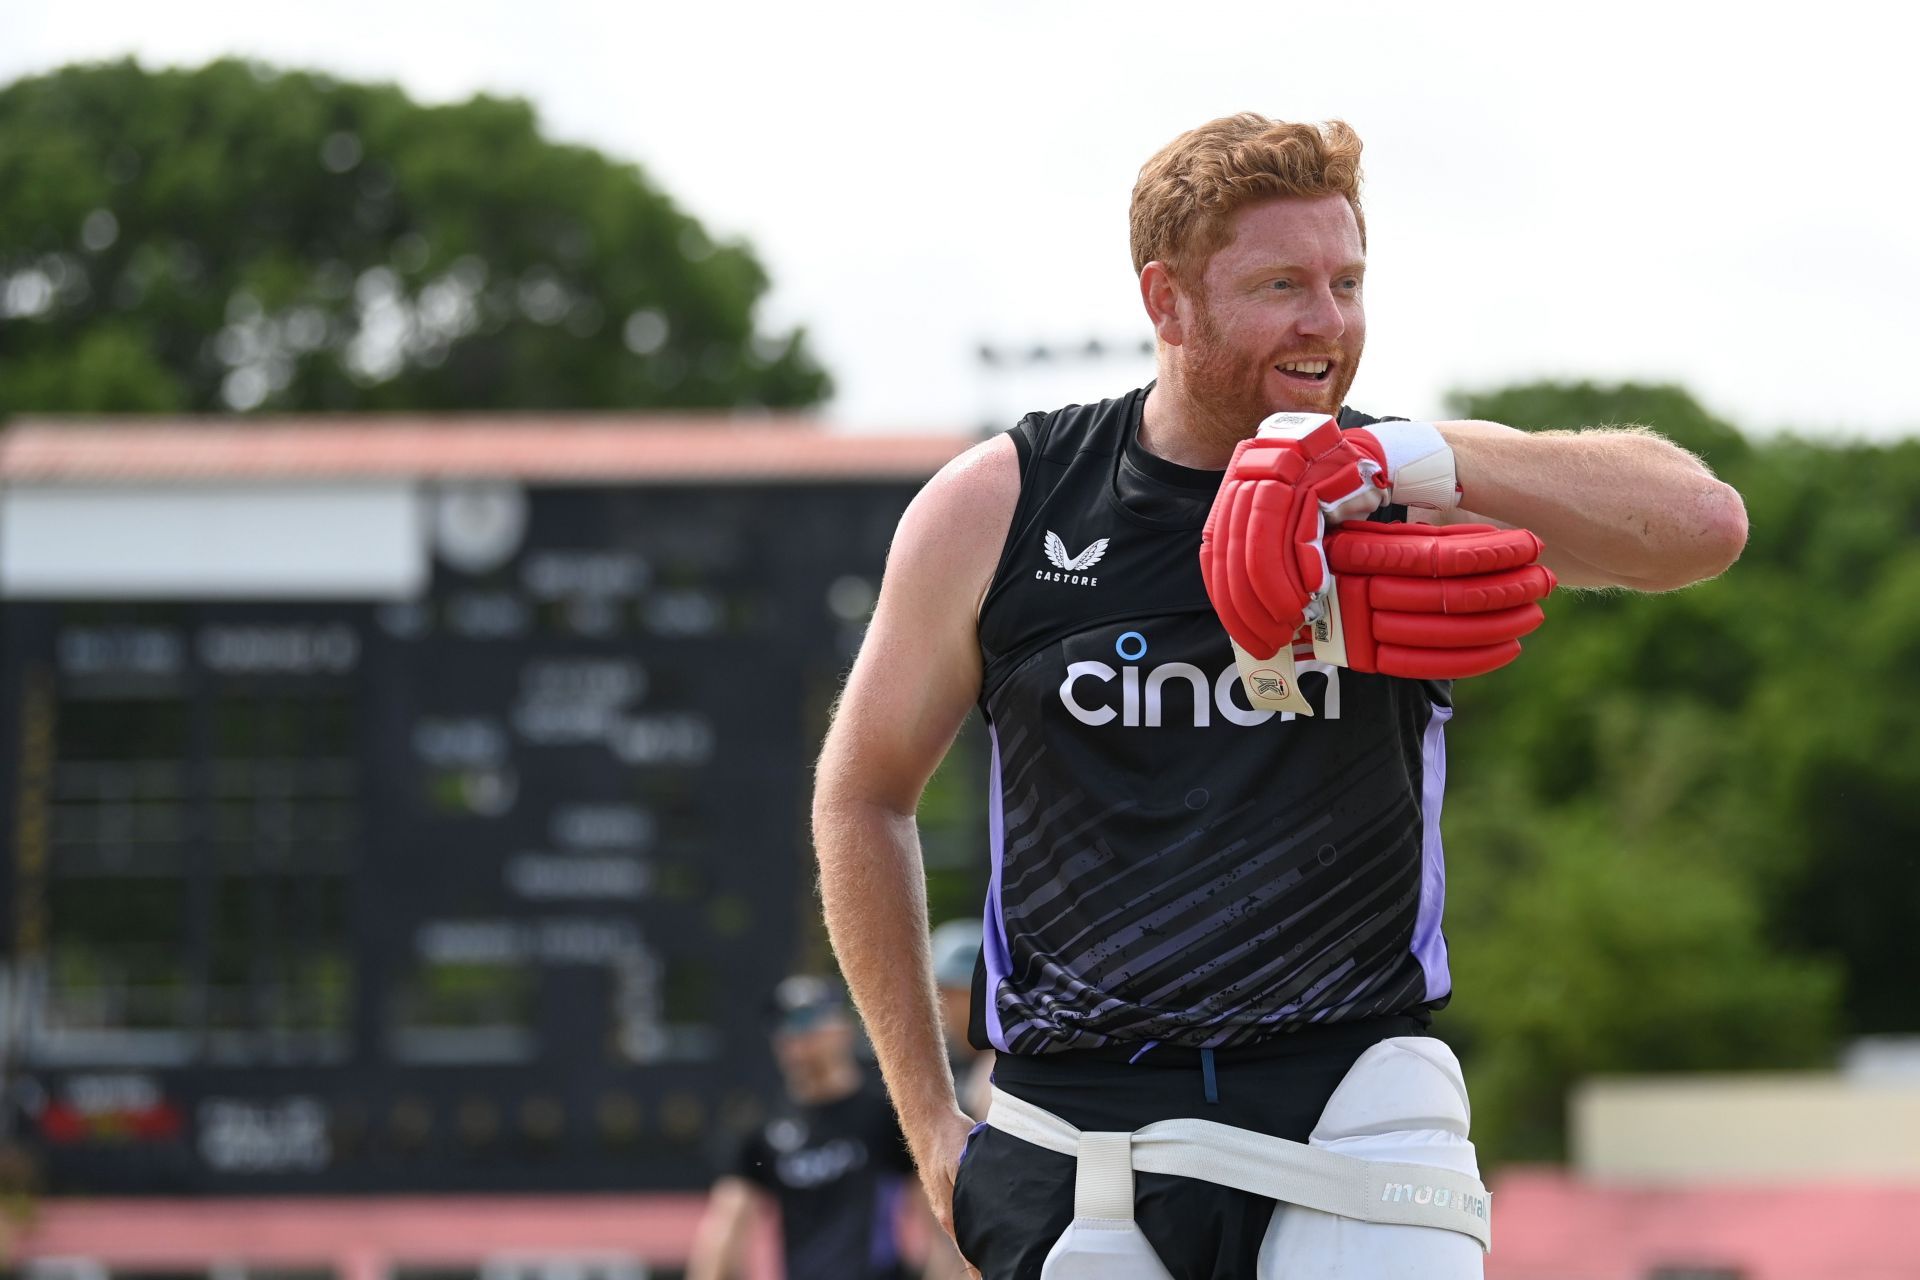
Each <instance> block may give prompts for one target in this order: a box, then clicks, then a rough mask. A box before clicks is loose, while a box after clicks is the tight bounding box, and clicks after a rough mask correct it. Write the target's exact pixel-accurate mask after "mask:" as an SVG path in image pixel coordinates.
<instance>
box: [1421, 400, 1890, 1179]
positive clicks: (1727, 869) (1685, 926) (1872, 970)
mask: <svg viewBox="0 0 1920 1280" xmlns="http://www.w3.org/2000/svg"><path fill="white" fill-rule="evenodd" d="M1451 403H1452V408H1453V409H1454V411H1456V412H1459V413H1462V414H1466V415H1469V416H1474V417H1484V418H1490V419H1494V420H1496V421H1505V422H1510V423H1512V424H1514V425H1516V426H1521V427H1524V428H1528V429H1541V428H1549V427H1578V426H1587V425H1602V424H1609V423H1620V424H1640V425H1645V426H1649V427H1652V428H1654V429H1655V430H1658V431H1660V432H1662V433H1663V434H1666V435H1669V436H1671V437H1672V438H1674V439H1676V440H1679V441H1680V442H1681V443H1683V444H1685V445H1687V446H1688V447H1689V448H1692V449H1694V450H1696V451H1698V452H1700V453H1702V454H1703V455H1705V456H1706V457H1707V458H1708V459H1709V460H1710V461H1711V462H1712V463H1713V465H1714V466H1715V468H1716V469H1717V470H1718V471H1719V473H1720V474H1721V476H1722V477H1723V478H1725V479H1727V480H1728V481H1729V482H1730V483H1732V484H1733V485H1734V486H1735V487H1736V488H1737V489H1739V490H1740V491H1741V493H1742V495H1743V496H1744V497H1745V499H1746V503H1747V509H1748V515H1749V520H1750V523H1751V529H1752V532H1751V536H1750V538H1749V541H1748V545H1747V548H1746V552H1745V554H1744V555H1743V556H1742V558H1741V560H1740V561H1739V562H1738V563H1737V564H1736V565H1735V566H1734V567H1733V568H1732V569H1731V570H1730V571H1729V572H1727V573H1726V574H1725V575H1723V576H1722V577H1720V578H1718V579H1715V580H1714V581H1712V582H1708V583H1703V584H1700V585H1697V586H1694V587H1691V588H1689V589H1687V590H1686V591H1684V592H1678V593H1671V594H1664V595H1639V594H1634V593H1628V592H1577V591H1561V592H1559V593H1557V594H1556V595H1555V596H1554V597H1553V599H1552V600H1550V601H1549V602H1548V605H1547V624H1546V626H1544V627H1543V628H1542V629H1541V630H1540V631H1539V632H1538V633H1536V634H1535V635H1534V636H1532V637H1530V638H1529V639H1528V640H1527V642H1526V647H1527V652H1526V654H1525V655H1524V656H1523V657H1522V658H1521V660H1520V661H1518V662H1516V663H1514V664H1513V665H1512V666H1510V667H1507V668H1505V669H1503V670H1501V671H1499V672H1496V673H1493V674H1491V675H1489V676H1486V677H1483V678H1480V679H1476V680H1468V681H1462V682H1460V683H1459V684H1458V685H1457V686H1456V689H1455V698H1456V702H1457V704H1458V710H1459V713H1458V715H1457V717H1456V718H1455V720H1454V722H1453V724H1452V725H1451V726H1450V727H1449V729H1448V748H1449V770H1448V773H1449V778H1448V781H1449V788H1448V799H1447V808H1446V820H1445V826H1446V835H1447V852H1448V862H1449V881H1450V894H1449V902H1448V913H1447V930H1448V935H1449V938H1450V940H1451V942H1452V946H1453V955H1454V960H1455V966H1454V967H1455V974H1456V978H1457V984H1456V986H1457V994H1456V997H1455V1002H1454V1004H1453V1006H1452V1007H1451V1008H1450V1009H1449V1010H1448V1011H1447V1012H1446V1013H1445V1014H1443V1015H1442V1017H1443V1019H1444V1021H1443V1024H1442V1025H1443V1028H1444V1029H1445V1030H1447V1032H1448V1033H1449V1034H1451V1035H1453V1036H1455V1037H1456V1038H1457V1039H1458V1041H1459V1043H1460V1044H1461V1046H1462V1053H1463V1057H1465V1058H1466V1059H1467V1061H1468V1067H1469V1071H1470V1072H1471V1073H1472V1075H1473V1078H1474V1081H1475V1085H1476V1097H1475V1120H1476V1127H1477V1128H1478V1129H1479V1130H1480V1135H1481V1137H1482V1139H1483V1140H1484V1141H1485V1143H1486V1144H1487V1146H1488V1150H1489V1154H1490V1158H1491V1159H1493V1160H1496V1161H1497V1160H1500V1159H1510V1158H1515V1157H1530V1158H1538V1157H1544V1156H1552V1155H1555V1154H1557V1153H1558V1152H1559V1150H1560V1146H1561V1143H1562V1141H1563V1135H1562V1131H1561V1126H1562V1114H1561V1108H1562V1106H1563V1100H1564V1093H1565V1089H1566V1087H1567V1086H1568V1085H1569V1084H1570V1083H1572V1082H1573V1081H1574V1080H1576V1079H1577V1078H1579V1077H1580V1076H1582V1075H1585V1074H1590V1073H1594V1072H1634V1071H1668V1070H1689V1069H1706V1068H1714V1069H1736V1068H1744V1067H1781V1066H1816V1067H1817V1066H1823V1065H1828V1064H1830V1063H1831V1062H1832V1059H1833V1054H1834V1052H1835V1050H1836V1049H1837V1047H1838V1045H1839V1042H1840V1039H1841V1038H1842V1037H1843V1036H1847V1035H1856V1034H1864V1033H1870V1032H1905V1033H1909V1034H1910V1033H1914V1032H1916V1031H1920V987H1916V985H1915V984H1914V983H1913V981H1912V975H1913V974H1914V973H1915V972H1920V930H1916V929H1914V928H1913V923H1912V922H1913V920H1914V918H1915V914H1916V912H1920V720H1917V719H1916V717H1915V715H1914V713H1913V712H1914V708H1915V707H1920V442H1915V441H1906V442H1900V443H1895V444H1888V445H1865V444H1841V445H1823V444H1818V443H1814V442H1810V441H1806V440H1800V439H1795V438H1791V437H1786V438H1776V439H1769V440H1760V441H1748V440H1746V439H1745V438H1743V437H1741V436H1740V435H1739V434H1738V433H1737V432H1736V431H1735V430H1734V428H1733V427H1732V426H1731V425H1730V424H1728V423H1726V422H1724V421H1722V420H1720V419H1718V418H1716V417H1715V416H1713V415H1712V414H1710V413H1708V412H1707V411H1706V410H1704V409H1703V408H1701V406H1700V405H1699V404H1698V403H1697V402H1696V401H1694V400H1693V399H1692V398H1691V397H1690V396H1688V395H1687V394H1686V392H1684V391H1683V390H1681V389H1679V388H1677V387H1667V386H1646V385H1638V384H1625V385H1619V386H1607V385H1603V384H1595V383H1572V384H1556V383H1532V384H1528V385H1525V386H1521V387H1510V388H1505V389H1501V390H1495V391H1487V392H1475V393H1466V394H1460V395H1457V396H1455V397H1454V398H1453V400H1452V402H1451Z"/></svg>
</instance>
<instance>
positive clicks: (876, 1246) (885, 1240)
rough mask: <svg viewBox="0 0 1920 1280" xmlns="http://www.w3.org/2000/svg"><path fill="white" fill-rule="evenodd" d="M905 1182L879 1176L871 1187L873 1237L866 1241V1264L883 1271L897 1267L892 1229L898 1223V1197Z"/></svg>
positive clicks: (896, 1252) (895, 1240) (897, 1242)
mask: <svg viewBox="0 0 1920 1280" xmlns="http://www.w3.org/2000/svg"><path fill="white" fill-rule="evenodd" d="M905 1185H906V1179H904V1178H890V1177H881V1178H880V1179H879V1180H877V1181H876V1182H875V1183H874V1185H873V1234H872V1235H871V1236H869V1237H868V1239H867V1265H868V1266H870V1267H872V1268H873V1269H874V1271H876V1272H884V1271H887V1270H890V1269H891V1268H893V1267H894V1266H896V1265H898V1263H899V1261H900V1241H899V1240H898V1239H897V1238H896V1235H895V1227H896V1226H897V1225H898V1223H899V1220H900V1194H901V1192H902V1190H903V1189H904V1188H905Z"/></svg>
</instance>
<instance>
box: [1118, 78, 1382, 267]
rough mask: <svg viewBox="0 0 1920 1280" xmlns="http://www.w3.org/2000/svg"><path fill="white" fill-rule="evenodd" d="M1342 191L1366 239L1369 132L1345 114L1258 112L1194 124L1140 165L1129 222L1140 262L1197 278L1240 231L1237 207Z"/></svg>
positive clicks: (1135, 260) (1135, 262) (1363, 243)
mask: <svg viewBox="0 0 1920 1280" xmlns="http://www.w3.org/2000/svg"><path fill="white" fill-rule="evenodd" d="M1329 193H1338V194H1340V195H1343V196H1345V197H1346V198H1347V203H1348V204H1349V205H1351V206H1352V207H1353V217H1354V221H1356V222H1358V223H1359V224H1360V244H1361V246H1362V247H1363V248H1364V247H1365V246H1366V243H1367V219H1366V215H1365V214H1364V213H1362V212H1361V210H1360V135H1359V134H1357V133H1355V132H1354V131H1353V129H1352V128H1351V127H1350V126H1349V125H1348V124H1347V123H1346V122H1345V121H1343V120H1330V121H1328V122H1327V123H1325V124H1288V123H1286V122H1284V121H1280V120H1269V119H1267V117H1265V116H1262V115H1255V114H1254V113H1253V112H1251V111H1243V112H1241V113H1240V114H1239V115H1234V116H1222V117H1221V118H1220V119H1218V120H1211V121H1208V122H1207V123H1206V124H1203V125H1201V126H1200V127H1199V128H1198V129H1190V130H1188V131H1187V132H1186V133H1183V134H1181V135H1180V136H1179V137H1177V138H1175V139H1174V140H1173V141H1172V142H1169V143H1168V144H1167V145H1166V146H1164V147H1162V148H1160V150H1159V152H1158V153H1156V154H1155V155H1154V157H1153V159H1151V160H1149V161H1147V162H1146V164H1144V165H1142V166H1141V168H1140V178H1139V181H1137V182H1135V183H1134V185H1133V207H1132V211H1131V214H1130V218H1129V221H1130V223H1131V229H1132V239H1133V270H1134V273H1135V274H1136V275H1137V274H1138V273H1139V272H1140V271H1141V270H1143V269H1144V268H1145V267H1146V265H1147V264H1148V263H1149V262H1163V263H1165V264H1166V265H1167V267H1168V269H1170V270H1171V271H1172V272H1173V274H1174V275H1175V276H1176V277H1177V278H1179V279H1180V280H1181V281H1183V282H1185V283H1187V284H1190V285H1194V284H1198V283H1199V280H1200V277H1201V274H1202V273H1203V272H1204V271H1205V270H1206V265H1207V260H1208V259H1210V258H1212V257H1213V255H1214V254H1215V253H1217V252H1218V251H1220V250H1221V249H1223V248H1225V247H1226V244H1227V241H1228V240H1229V239H1231V238H1232V234H1231V225H1230V224H1231V222H1232V219H1233V215H1234V214H1235V213H1237V212H1238V211H1239V210H1240V209H1242V208H1244V207H1245V206H1247V205H1249V204H1253V203H1255V202H1257V201H1260V200H1266V199H1270V198H1272V197H1274V196H1318V195H1326V194H1329Z"/></svg>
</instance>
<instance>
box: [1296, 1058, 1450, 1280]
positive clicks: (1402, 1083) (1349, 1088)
mask: <svg viewBox="0 0 1920 1280" xmlns="http://www.w3.org/2000/svg"><path fill="white" fill-rule="evenodd" d="M1469 1118H1470V1113H1469V1108H1468V1105H1467V1087H1466V1082H1465V1080H1464V1079H1463V1078H1462V1076H1461V1073H1460V1062H1459V1060H1458V1059H1457V1058H1455V1057H1454V1055H1453V1050H1451V1049H1449V1048H1448V1047H1447V1046H1446V1045H1445V1044H1443V1043H1441V1042H1440V1041H1439V1040H1435V1039H1432V1038H1431V1037H1427V1036H1396V1037H1394V1038H1393V1039H1390V1040H1382V1041H1380V1042H1379V1043H1378V1044H1375V1045H1373V1046H1372V1047H1371V1048H1369V1049H1368V1050H1367V1051H1366V1052H1365V1053H1363V1054H1361V1055H1360V1057H1359V1059H1358V1061H1356V1062H1355V1063H1354V1064H1353V1067H1352V1068H1351V1069H1350V1070H1349V1071H1348V1072H1347V1074H1346V1077H1345V1078H1344V1079H1343V1080H1341V1082H1340V1087H1339V1088H1337V1089H1335V1090H1334V1092H1333V1097H1332V1098H1330V1099H1329V1100H1328V1102H1327V1105H1326V1108H1325V1109H1324V1110H1323V1111H1322V1112H1321V1113H1320V1121H1319V1123H1318V1124H1316V1125H1315V1126H1314V1130H1313V1134H1312V1136H1311V1137H1310V1138H1308V1140H1307V1142H1308V1145H1310V1146H1315V1147H1322V1148H1325V1149H1327V1150H1330V1151H1337V1152H1340V1153H1341V1154H1343V1155H1350V1156H1357V1157H1359V1158H1360V1159H1363V1160H1380V1161H1392V1162H1396V1163H1401V1164H1412V1165H1428V1166H1431V1167H1433V1168H1437V1169H1448V1170H1451V1171H1453V1172H1455V1173H1460V1174H1465V1175H1468V1176H1470V1177H1476V1178H1477V1177H1478V1176H1479V1162H1478V1161H1477V1160H1476V1158H1475V1156H1474V1151H1473V1143H1472V1142H1470V1141H1468V1138H1467V1126H1468V1120H1469ZM1423 1192H1424V1193H1425V1194H1426V1195H1428V1196H1429V1197H1431V1196H1432V1195H1433V1194H1434V1192H1433V1190H1432V1189H1431V1188H1423V1187H1421V1186H1420V1185H1418V1184H1417V1183H1409V1184H1406V1185H1404V1186H1402V1185H1399V1184H1389V1185H1388V1187H1387V1190H1386V1194H1388V1195H1403V1196H1408V1197H1418V1196H1419V1195H1421V1194H1422V1193H1423ZM1483 1274H1484V1266H1483V1263H1482V1255H1481V1251H1480V1246H1479V1244H1478V1243H1477V1242H1475V1241H1474V1240H1473V1239H1471V1238H1470V1237H1468V1236H1465V1235H1462V1234H1461V1233H1460V1232H1457V1231H1447V1230H1443V1229H1440V1228H1436V1227H1417V1226H1407V1225H1404V1224H1400V1223H1385V1222H1362V1221H1358V1220H1356V1219H1353V1218H1343V1217H1339V1216H1336V1215H1334V1214H1330V1213H1322V1212H1320V1211H1319V1210H1316V1209H1307V1208H1303V1207H1302V1206H1300V1205H1294V1204H1285V1203H1282V1204H1279V1205H1276V1206H1275V1207H1274V1211H1273V1221H1272V1223H1271V1224H1270V1225H1269V1226H1268V1228H1267V1235H1266V1239H1265V1240H1264V1241H1263V1242H1262V1243H1261V1246H1260V1267H1259V1280H1306V1278H1307V1277H1312V1278H1313V1280H1480V1277H1481V1276H1482V1275H1483Z"/></svg>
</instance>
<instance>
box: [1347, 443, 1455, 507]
mask: <svg viewBox="0 0 1920 1280" xmlns="http://www.w3.org/2000/svg"><path fill="white" fill-rule="evenodd" d="M1367 430H1368V431H1370V432H1371V433H1372V434H1373V438H1374V439H1376V440H1378V441H1379V442H1380V448H1381V450H1382V451H1384V452H1385V453H1386V455H1387V475H1388V477H1389V478H1390V479H1391V480H1392V481H1393V497H1392V500H1393V501H1394V502H1397V503H1399V504H1400V505H1402V506H1407V507H1420V508H1423V509H1425V510H1428V511H1451V510H1453V509H1454V508H1455V507H1457V506H1459V505H1460V480H1459V477H1458V476H1457V475H1455V474H1454V469H1453V450H1452V449H1451V448H1450V447H1448V445H1447V442H1446V439H1445V437H1443V436H1442V435H1441V434H1440V429H1439V428H1438V427H1436V426H1434V425H1433V424H1432V423H1431V422H1376V423H1374V424H1373V425H1372V426H1370V427H1368V428H1367Z"/></svg>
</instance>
